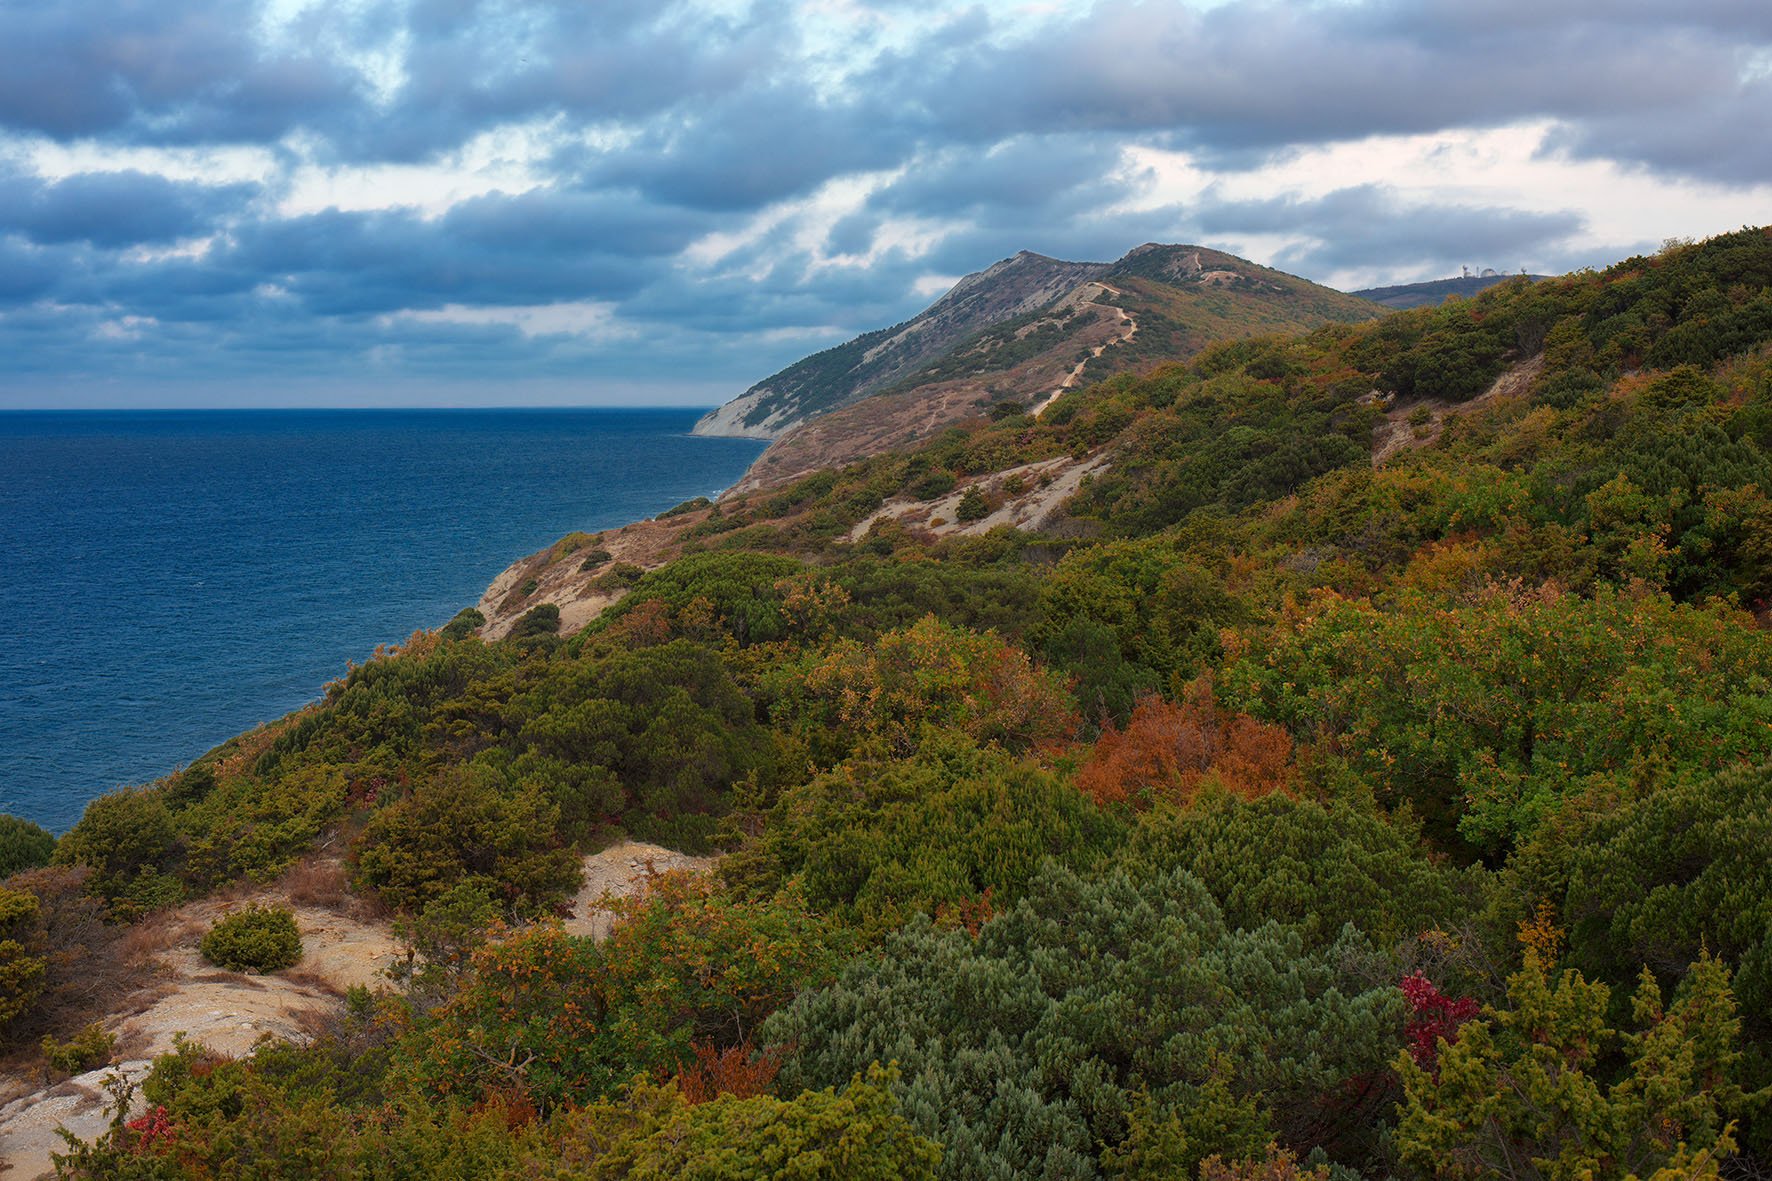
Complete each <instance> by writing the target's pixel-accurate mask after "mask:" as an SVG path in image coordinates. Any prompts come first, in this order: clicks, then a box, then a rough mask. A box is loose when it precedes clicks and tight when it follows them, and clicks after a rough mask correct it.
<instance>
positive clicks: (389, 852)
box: [356, 770, 579, 914]
mask: <svg viewBox="0 0 1772 1181" xmlns="http://www.w3.org/2000/svg"><path fill="white" fill-rule="evenodd" d="M559 828H560V810H559V809H558V808H557V807H555V806H554V804H553V803H552V802H551V801H549V800H548V799H547V798H546V797H545V796H544V795H543V794H542V793H541V792H540V791H539V790H537V789H536V788H534V787H530V788H527V789H524V790H519V791H516V792H514V793H513V792H509V791H507V790H506V789H505V787H504V785H503V784H502V783H501V782H500V781H499V778H498V776H497V775H496V774H495V773H492V772H490V771H481V770H461V771H454V772H450V773H447V774H445V775H444V776H442V777H441V778H437V779H432V780H430V781H428V782H426V783H422V784H420V785H419V787H418V788H417V789H416V790H415V791H413V793H412V794H411V795H409V796H407V797H405V798H404V799H401V800H397V801H395V802H394V803H392V804H389V805H388V806H387V807H385V808H383V809H382V810H381V811H379V812H377V813H376V814H375V816H374V817H373V818H372V819H371V820H370V822H369V824H368V826H367V827H366V828H365V829H364V830H363V835H362V837H361V838H360V839H359V841H358V844H357V858H356V859H357V867H356V868H357V883H358V885H359V886H361V887H364V888H367V889H371V890H374V891H375V892H376V893H377V894H378V895H380V897H381V899H382V901H383V902H386V903H387V904H388V905H389V906H392V907H394V908H395V909H397V910H402V911H405V912H407V913H409V914H419V913H422V912H423V911H424V909H425V908H426V906H428V905H429V904H430V903H431V902H432V901H433V900H434V899H437V898H440V897H442V896H444V895H446V894H448V893H449V892H450V890H451V889H453V888H454V887H455V886H457V885H459V884H464V883H466V884H478V885H483V886H484V887H486V889H487V890H488V892H489V893H491V894H492V895H493V896H494V897H497V898H499V899H501V900H502V901H503V902H504V903H505V904H506V905H507V906H510V907H512V908H513V909H529V910H533V909H538V908H540V907H542V906H545V905H547V904H548V903H551V902H553V901H554V900H556V899H558V898H560V897H562V896H564V895H566V894H568V893H570V892H572V891H573V890H575V889H577V888H578V882H579V868H578V859H577V858H576V857H575V856H573V854H572V850H570V849H568V848H565V847H564V846H563V845H562V843H561V841H560V839H559V837H558V832H559Z"/></svg>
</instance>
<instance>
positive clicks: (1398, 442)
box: [1362, 353, 1544, 467]
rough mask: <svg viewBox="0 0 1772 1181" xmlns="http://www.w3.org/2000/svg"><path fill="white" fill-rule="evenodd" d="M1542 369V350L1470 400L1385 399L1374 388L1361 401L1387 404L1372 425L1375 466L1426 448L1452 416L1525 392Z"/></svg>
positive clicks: (1437, 436) (1509, 369)
mask: <svg viewBox="0 0 1772 1181" xmlns="http://www.w3.org/2000/svg"><path fill="white" fill-rule="evenodd" d="M1543 370H1544V354H1543V353H1540V354H1538V355H1537V356H1535V357H1530V358H1528V359H1526V360H1524V361H1521V362H1519V363H1518V364H1515V365H1512V366H1510V367H1509V368H1508V369H1507V370H1506V371H1505V372H1503V373H1502V375H1501V376H1500V377H1498V378H1496V379H1495V382H1494V384H1493V385H1491V386H1490V387H1489V388H1488V389H1486V390H1484V391H1483V392H1482V393H1480V394H1478V395H1477V396H1476V397H1474V398H1472V399H1470V400H1469V401H1468V402H1445V401H1442V400H1440V399H1438V398H1415V399H1411V400H1409V401H1406V402H1402V401H1399V402H1386V401H1384V397H1385V396H1384V395H1381V394H1379V393H1378V391H1377V390H1374V391H1372V393H1370V394H1367V395H1366V396H1365V398H1363V399H1362V401H1365V402H1367V403H1368V404H1372V405H1383V406H1384V407H1385V412H1384V421H1383V422H1381V423H1379V424H1378V425H1377V426H1375V427H1373V428H1372V466H1373V467H1382V466H1383V465H1384V462H1385V460H1387V459H1389V458H1390V457H1391V456H1393V455H1396V454H1397V453H1399V452H1402V451H1412V450H1414V449H1415V448H1417V447H1426V446H1427V445H1428V444H1430V443H1432V442H1433V441H1434V440H1435V439H1438V438H1439V437H1440V435H1441V433H1442V432H1443V431H1445V429H1446V420H1447V419H1449V418H1454V417H1456V416H1458V415H1460V414H1469V413H1471V412H1472V411H1474V410H1480V409H1482V408H1483V407H1485V406H1488V405H1490V404H1492V403H1494V402H1497V401H1499V400H1501V399H1503V398H1512V397H1517V396H1519V395H1521V394H1524V393H1525V392H1526V391H1527V390H1529V389H1531V388H1532V383H1533V382H1534V381H1535V380H1537V378H1538V375H1539V373H1541V372H1542V371H1543Z"/></svg>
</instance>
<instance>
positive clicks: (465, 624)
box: [443, 607, 486, 640]
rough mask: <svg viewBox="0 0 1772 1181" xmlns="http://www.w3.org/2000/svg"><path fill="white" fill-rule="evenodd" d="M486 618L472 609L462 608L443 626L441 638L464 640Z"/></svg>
mask: <svg viewBox="0 0 1772 1181" xmlns="http://www.w3.org/2000/svg"><path fill="white" fill-rule="evenodd" d="M485 622H486V616H484V615H482V614H480V612H479V611H478V610H477V609H475V608H473V607H463V608H462V609H461V610H460V611H457V612H456V613H455V617H454V618H453V619H451V620H450V621H449V622H448V623H446V624H444V625H443V638H444V639H446V640H465V639H467V638H468V637H469V636H471V635H473V634H474V633H475V632H476V631H478V630H479V629H480V627H481V626H482V625H483V624H485Z"/></svg>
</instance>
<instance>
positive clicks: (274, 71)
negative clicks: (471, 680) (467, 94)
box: [0, 0, 362, 142]
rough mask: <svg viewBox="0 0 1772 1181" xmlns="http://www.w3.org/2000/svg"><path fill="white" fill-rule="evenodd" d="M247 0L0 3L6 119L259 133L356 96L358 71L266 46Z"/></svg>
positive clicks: (104, 131) (149, 136)
mask: <svg viewBox="0 0 1772 1181" xmlns="http://www.w3.org/2000/svg"><path fill="white" fill-rule="evenodd" d="M258 26H259V7H258V5H257V4H255V3H252V2H251V0H181V2H180V3H176V4H166V3H156V2H154V0H81V2H80V3H67V4H34V3H7V4H3V5H0V125H4V126H9V127H12V128H15V129H18V130H23V131H31V132H41V133H43V134H46V135H50V136H54V137H56V138H61V139H71V138H76V137H81V136H98V135H108V134H111V135H122V136H124V137H126V138H131V139H146V140H156V141H161V142H203V141H225V142H246V141H250V142H264V141H268V140H272V139H275V138H276V137H278V136H280V135H282V134H283V133H284V132H286V131H288V130H290V129H291V128H293V127H296V126H298V125H301V124H302V123H304V122H307V121H312V120H321V121H323V120H325V119H327V118H336V117H341V116H344V115H346V114H348V113H349V112H350V111H351V110H353V109H354V108H355V107H356V105H357V104H358V103H359V102H360V99H361V92H362V88H361V85H360V82H359V80H358V78H357V76H356V73H355V71H353V70H351V69H349V68H348V67H346V66H345V65H343V64H342V63H340V62H338V61H337V60H335V59H332V58H330V57H327V56H323V55H321V54H319V53H315V52H310V51H307V50H301V49H298V50H295V51H293V52H289V53H269V54H267V53H264V52H262V51H261V48H260V47H259V45H258V44H257V43H256V40H255V31H256V29H257V28H258Z"/></svg>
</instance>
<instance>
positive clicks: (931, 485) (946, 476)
mask: <svg viewBox="0 0 1772 1181" xmlns="http://www.w3.org/2000/svg"><path fill="white" fill-rule="evenodd" d="M955 483H957V481H956V480H955V479H954V473H952V472H944V471H934V472H930V473H928V474H927V475H925V476H923V477H922V478H921V479H919V480H918V481H917V482H916V483H915V484H912V485H911V495H912V496H914V497H916V498H917V499H918V500H934V499H935V498H936V497H937V496H946V495H947V494H948V493H950V492H952V491H953V490H954V484H955Z"/></svg>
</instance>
